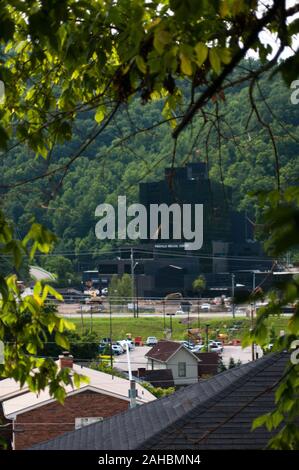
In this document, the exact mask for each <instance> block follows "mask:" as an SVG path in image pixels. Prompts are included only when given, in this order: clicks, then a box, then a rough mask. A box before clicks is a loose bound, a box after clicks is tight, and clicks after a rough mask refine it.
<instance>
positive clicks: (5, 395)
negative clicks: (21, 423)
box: [0, 364, 155, 419]
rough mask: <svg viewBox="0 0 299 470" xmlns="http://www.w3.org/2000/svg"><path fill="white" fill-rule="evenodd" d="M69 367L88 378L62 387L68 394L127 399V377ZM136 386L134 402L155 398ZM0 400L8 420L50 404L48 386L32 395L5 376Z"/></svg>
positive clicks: (0, 387)
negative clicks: (90, 392) (84, 392)
mask: <svg viewBox="0 0 299 470" xmlns="http://www.w3.org/2000/svg"><path fill="white" fill-rule="evenodd" d="M73 370H74V371H75V372H77V373H78V374H81V375H84V376H86V377H88V378H89V383H88V384H86V383H82V384H81V386H80V387H79V388H73V387H72V386H70V385H69V386H66V387H65V389H66V391H67V394H68V395H73V394H76V393H79V392H81V391H84V390H93V391H95V392H98V393H103V394H105V395H110V396H113V397H116V398H121V399H123V400H127V401H129V397H128V390H129V381H128V380H127V379H123V378H120V377H115V376H112V375H110V374H106V373H104V372H99V371H97V370H93V369H90V368H88V367H81V366H78V365H77V364H74V365H73ZM136 389H137V390H138V396H137V403H139V404H143V403H148V402H150V401H152V400H155V397H154V396H153V395H152V394H151V393H150V392H148V391H147V390H146V389H145V388H143V387H142V386H141V385H140V384H136ZM1 401H2V402H3V403H2V407H3V412H4V415H5V417H6V418H8V419H11V418H13V417H14V416H15V415H17V414H20V413H24V412H26V411H28V410H30V409H33V408H36V407H39V406H42V405H44V404H46V403H50V402H52V401H54V399H53V398H52V397H51V395H50V394H49V390H48V389H46V390H44V391H42V392H40V393H39V394H38V395H36V394H35V393H33V392H29V391H28V388H25V389H20V386H19V384H18V383H17V382H15V381H14V380H12V379H5V380H2V381H1V382H0V402H1Z"/></svg>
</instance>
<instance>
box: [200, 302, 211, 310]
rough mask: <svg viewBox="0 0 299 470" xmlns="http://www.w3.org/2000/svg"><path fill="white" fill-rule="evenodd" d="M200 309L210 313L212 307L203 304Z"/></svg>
mask: <svg viewBox="0 0 299 470" xmlns="http://www.w3.org/2000/svg"><path fill="white" fill-rule="evenodd" d="M200 308H201V310H206V311H208V310H210V308H211V305H210V304H201V306H200Z"/></svg>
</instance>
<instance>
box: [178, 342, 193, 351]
mask: <svg viewBox="0 0 299 470" xmlns="http://www.w3.org/2000/svg"><path fill="white" fill-rule="evenodd" d="M180 343H181V344H183V345H184V346H185V348H187V349H192V348H194V347H195V344H194V343H193V342H192V341H180Z"/></svg>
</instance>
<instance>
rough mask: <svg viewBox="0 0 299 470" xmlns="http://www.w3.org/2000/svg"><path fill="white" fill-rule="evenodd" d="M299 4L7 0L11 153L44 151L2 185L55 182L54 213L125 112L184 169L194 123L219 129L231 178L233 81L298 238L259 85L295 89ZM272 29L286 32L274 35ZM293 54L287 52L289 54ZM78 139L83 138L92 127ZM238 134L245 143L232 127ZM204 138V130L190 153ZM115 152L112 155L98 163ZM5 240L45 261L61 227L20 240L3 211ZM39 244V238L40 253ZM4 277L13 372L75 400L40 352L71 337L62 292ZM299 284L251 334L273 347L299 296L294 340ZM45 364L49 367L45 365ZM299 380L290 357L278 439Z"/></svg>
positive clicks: (279, 217) (284, 438)
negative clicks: (47, 305)
mask: <svg viewBox="0 0 299 470" xmlns="http://www.w3.org/2000/svg"><path fill="white" fill-rule="evenodd" d="M298 12H299V5H298V3H297V2H293V3H292V2H290V5H287V4H286V2H285V1H283V0H273V1H269V2H260V1H257V0H248V1H245V0H213V1H210V0H152V1H149V2H147V1H144V0H106V1H105V0H99V1H97V0H89V1H88V2H87V1H85V0H39V1H37V0H27V1H26V2H24V1H21V0H12V1H5V2H4V1H0V80H2V82H3V83H4V85H5V101H4V103H3V104H1V105H0V118H1V121H0V146H1V149H2V153H1V159H2V160H3V161H5V159H6V158H7V156H8V155H9V154H10V152H14V151H15V150H16V149H20V148H24V147H25V148H27V149H28V154H29V155H31V154H33V155H35V156H36V157H39V158H41V159H42V165H41V167H40V168H41V171H40V172H39V173H38V174H35V175H34V176H32V177H26V178H22V177H21V178H20V177H19V175H18V174H17V173H18V172H17V170H15V171H16V178H15V180H14V181H13V182H11V181H10V182H9V183H8V184H7V183H6V182H5V181H3V182H1V184H0V191H1V193H2V194H3V196H5V195H7V194H8V195H9V194H10V191H11V190H15V191H18V192H20V193H23V192H26V191H28V188H30V186H31V185H32V184H33V183H35V182H36V181H42V182H43V184H42V186H43V188H44V191H45V192H47V191H46V190H47V188H50V191H48V193H47V195H46V197H45V198H43V197H42V196H41V200H42V204H41V206H42V207H43V208H44V210H49V209H50V204H51V201H52V200H54V199H55V196H56V195H57V194H58V193H59V191H60V189H61V187H62V185H63V182H64V180H65V178H66V175H67V173H68V171H69V170H70V168H71V167H72V165H74V164H75V162H76V160H78V159H79V158H80V156H81V155H83V154H84V153H85V152H86V151H87V150H88V148H89V147H90V146H91V145H92V144H93V143H94V141H95V140H96V139H99V138H101V137H102V136H104V132H105V130H106V129H107V128H108V126H109V125H113V126H115V128H116V129H117V119H118V116H119V115H120V113H122V115H123V114H124V113H126V114H127V119H128V122H129V123H130V126H129V129H130V130H129V132H128V133H126V134H125V135H120V136H118V140H117V142H116V144H115V145H117V146H120V145H122V144H124V143H127V142H129V140H130V138H133V137H134V136H136V135H138V134H143V133H146V132H150V131H151V130H152V129H154V128H158V127H160V126H164V127H165V129H167V130H168V132H169V133H171V135H172V138H173V146H172V152H171V155H169V154H168V159H169V161H168V163H170V164H171V165H172V166H174V165H175V163H176V154H177V148H178V146H179V143H180V139H183V138H184V135H186V133H187V132H189V129H190V128H191V129H192V128H193V127H196V130H197V132H196V134H197V135H198V136H200V135H201V133H204V132H206V136H207V139H206V147H207V158H208V149H209V133H210V132H212V130H213V131H215V132H216V136H217V139H216V141H217V147H218V158H219V178H220V179H221V181H223V170H222V143H223V132H224V131H223V126H225V118H223V116H221V109H222V106H223V105H224V102H225V100H226V96H228V95H229V92H230V90H231V89H233V87H235V86H239V85H241V84H246V87H247V90H248V97H249V103H250V109H249V115H248V122H247V123H246V125H245V126H244V132H247V127H248V125H249V123H250V121H251V119H253V118H254V119H255V120H256V121H257V122H258V125H259V126H260V127H261V128H263V129H264V130H265V132H266V133H267V135H268V138H269V141H270V142H271V145H272V149H273V152H272V154H273V157H271V158H272V161H273V165H274V171H275V178H276V188H275V189H273V190H272V191H271V192H267V193H264V194H260V196H259V197H260V203H259V204H260V207H261V208H262V212H263V225H262V230H263V231H264V233H265V234H266V238H267V249H268V252H269V253H270V254H271V255H273V256H279V255H281V254H283V253H284V252H286V251H288V250H292V249H294V248H296V247H297V246H298V233H299V232H298V228H299V209H298V207H299V191H298V187H296V185H282V182H281V174H280V152H279V150H278V145H277V139H276V135H275V133H274V132H273V129H272V126H271V124H270V123H269V121H268V120H267V119H265V117H264V115H262V114H261V112H260V111H259V107H258V105H257V103H256V92H257V91H258V92H259V91H260V90H259V83H260V80H262V79H263V78H264V77H265V76H266V77H268V79H269V80H271V78H273V77H274V76H276V74H281V76H282V78H283V80H284V82H285V83H286V85H287V86H290V84H291V83H292V81H293V80H295V79H296V78H297V76H298V74H299V51H298V49H296V47H298V46H296V42H294V41H293V40H294V38H295V36H296V34H298V33H299V19H298V18H297V19H296V16H294V15H296V13H298ZM265 32H268V33H271V34H272V37H273V38H274V39H275V41H273V42H272V43H271V44H267V45H266V44H265V42H264V40H263V33H265ZM286 50H287V51H288V57H287V58H286V59H285V58H284V59H282V54H283V53H285V51H286ZM249 53H250V54H253V53H254V54H255V58H256V60H255V61H253V64H252V63H251V62H246V61H245V59H246V58H247V57H248V54H249ZM134 100H138V101H140V103H141V104H142V105H144V106H145V105H147V106H150V103H152V102H153V101H155V100H158V101H159V105H160V107H161V119H160V120H159V121H155V122H154V123H153V122H149V123H148V125H147V126H145V127H144V128H140V127H138V122H131V115H130V104H131V103H132V102H133V101H134ZM145 109H147V108H146V107H145ZM268 111H269V113H271V112H272V113H274V112H275V110H271V109H269V110H268ZM86 113H92V114H93V116H94V124H93V126H91V128H90V129H89V131H88V134H87V135H84V137H83V138H82V139H81V141H78V139H77V141H76V145H75V146H73V147H72V146H71V144H72V137H73V135H74V132H75V130H76V123H77V119H78V117H80V116H82V115H84V114H86ZM77 135H79V137H80V132H79V133H78V134H77ZM231 140H232V142H234V136H231ZM65 141H68V142H69V143H70V149H71V151H70V153H69V154H68V155H63V159H62V160H61V163H60V162H59V159H58V160H56V161H55V164H54V166H53V165H52V156H53V154H54V153H55V151H56V149H57V147H58V148H59V145H61V144H63V143H64V142H65ZM195 147H196V135H195V136H194V138H193V139H192V142H191V144H190V152H192V151H193V150H194V148H195ZM109 151H111V149H109V150H108V152H107V153H108V156H109ZM132 151H133V150H132ZM103 158H104V156H100V160H101V159H102V160H103ZM163 158H164V159H165V155H164V156H163ZM28 164H29V163H28ZM151 169H152V168H149V171H150V170H151ZM0 236H1V238H0V243H1V245H0V250H1V253H2V254H3V253H5V254H6V255H7V254H11V255H12V256H13V257H14V263H13V264H14V265H15V268H16V269H18V266H19V265H20V262H21V258H22V256H27V257H28V256H29V257H30V256H31V257H33V256H34V254H35V252H36V250H37V249H38V250H40V251H41V252H47V251H49V249H50V247H51V245H52V244H53V241H54V236H53V235H52V234H51V233H50V232H48V231H47V230H45V229H44V228H43V227H42V226H40V225H38V224H37V223H34V224H33V225H32V227H31V228H30V229H29V233H28V235H27V236H26V237H25V239H24V240H23V241H21V240H18V239H16V237H15V236H14V235H13V229H12V228H11V225H10V223H9V221H8V220H7V218H6V217H5V213H4V212H3V214H2V215H1V221H0ZM28 244H31V245H32V246H31V248H30V250H29V251H28ZM1 271H2V269H1ZM3 272H4V270H3ZM0 286H1V294H2V299H1V312H0V339H4V340H6V341H7V342H6V349H5V354H6V361H5V365H4V366H3V367H2V369H1V374H2V375H3V376H7V377H14V378H15V379H16V380H19V381H20V382H21V383H24V382H25V381H26V382H27V383H29V385H30V387H31V389H32V390H35V391H38V390H40V389H42V388H44V387H45V386H46V385H47V384H49V383H50V391H51V393H52V394H53V395H54V396H56V398H58V399H63V388H62V384H63V383H67V381H68V380H69V379H68V377H67V375H66V374H65V375H63V372H62V371H60V372H58V371H57V367H56V366H55V363H53V362H52V361H51V360H47V359H42V360H41V359H37V358H35V356H34V354H35V352H36V350H37V349H38V348H40V347H41V346H42V342H43V340H45V338H46V337H47V335H48V334H49V333H50V334H52V333H53V331H55V332H56V340H57V341H58V343H60V344H65V343H64V341H65V339H64V336H63V331H64V329H65V328H71V327H72V326H71V325H70V324H69V323H68V322H65V320H62V319H59V318H57V317H56V316H55V314H51V315H49V316H45V315H44V314H43V309H42V307H43V302H44V300H45V298H46V296H47V294H48V292H50V291H51V293H53V291H52V290H51V288H50V287H49V286H42V285H40V284H37V285H36V287H35V290H34V297H33V298H32V299H29V298H25V299H22V300H21V299H20V298H19V296H18V290H17V284H16V277H12V276H9V277H4V275H3V276H2V277H1V283H0ZM298 290H299V280H298V279H296V278H294V279H293V281H292V282H290V283H288V284H286V285H283V286H281V291H280V292H276V293H273V294H272V297H271V302H270V304H269V306H268V307H267V308H265V309H264V310H263V311H261V313H260V314H259V316H258V319H257V323H256V326H255V328H254V330H253V331H252V332H251V336H250V338H249V339H248V340H250V341H255V342H257V343H259V344H261V345H263V344H264V343H265V341H266V337H267V334H268V333H267V324H266V320H267V317H268V316H269V315H270V314H271V315H273V314H277V315H279V313H280V312H281V306H282V305H284V304H285V303H288V302H292V303H294V302H297V304H296V305H297V307H296V309H295V312H294V314H293V316H292V318H291V319H290V321H289V326H288V331H287V332H286V335H285V336H284V338H283V339H281V340H278V341H277V344H276V345H275V347H276V348H277V349H285V348H289V347H290V344H291V342H292V340H293V339H294V338H296V337H297V336H298V330H299V307H298ZM253 295H255V296H256V294H253ZM7 338H8V340H7ZM65 346H67V345H66V344H65ZM33 368H37V369H38V368H39V369H38V370H39V372H37V373H36V374H35V375H32V369H33ZM75 379H76V381H77V380H78V378H77V377H76V378H75ZM298 389H299V380H298V366H296V365H292V366H290V368H289V369H288V371H287V372H286V374H285V375H284V377H282V379H281V383H280V385H279V388H278V391H277V393H276V398H277V407H276V410H275V411H274V412H273V413H272V414H270V415H268V416H266V417H263V418H262V419H260V420H259V422H257V423H255V425H261V424H263V425H266V426H267V427H268V429H273V428H276V427H277V426H279V425H280V423H281V422H282V421H283V420H284V423H285V424H284V426H283V428H282V429H279V432H278V433H277V435H276V436H275V438H274V439H273V440H272V442H271V445H272V447H274V448H289V449H294V448H298V447H299V431H298V428H297V427H296V426H295V424H294V420H295V418H296V417H297V416H298V410H299V400H298V398H297V397H298Z"/></svg>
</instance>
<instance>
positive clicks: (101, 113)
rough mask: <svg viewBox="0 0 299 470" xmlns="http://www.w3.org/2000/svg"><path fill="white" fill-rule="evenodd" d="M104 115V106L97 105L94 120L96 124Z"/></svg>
mask: <svg viewBox="0 0 299 470" xmlns="http://www.w3.org/2000/svg"><path fill="white" fill-rule="evenodd" d="M104 117H105V107H104V106H102V105H101V106H99V107H98V109H97V112H96V114H95V120H96V121H97V123H98V124H100V123H101V122H102V121H103V119H104Z"/></svg>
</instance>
